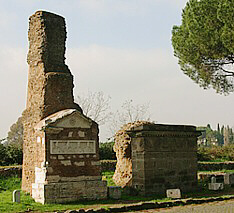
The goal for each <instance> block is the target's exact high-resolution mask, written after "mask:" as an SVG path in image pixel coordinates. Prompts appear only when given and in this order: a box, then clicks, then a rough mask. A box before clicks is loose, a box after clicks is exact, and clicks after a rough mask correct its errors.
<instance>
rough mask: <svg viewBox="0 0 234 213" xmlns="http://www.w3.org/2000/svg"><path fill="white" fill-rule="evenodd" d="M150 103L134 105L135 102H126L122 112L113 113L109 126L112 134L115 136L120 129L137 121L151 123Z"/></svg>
mask: <svg viewBox="0 0 234 213" xmlns="http://www.w3.org/2000/svg"><path fill="white" fill-rule="evenodd" d="M149 107H150V105H149V103H145V104H134V103H133V100H126V101H125V102H124V103H123V104H122V106H121V109H120V110H117V111H116V113H113V115H112V117H111V121H110V125H109V129H110V132H111V134H114V133H115V132H116V131H117V130H119V128H120V127H121V126H122V125H124V124H127V123H133V122H135V121H142V120H144V121H150V117H151V115H150V113H149Z"/></svg>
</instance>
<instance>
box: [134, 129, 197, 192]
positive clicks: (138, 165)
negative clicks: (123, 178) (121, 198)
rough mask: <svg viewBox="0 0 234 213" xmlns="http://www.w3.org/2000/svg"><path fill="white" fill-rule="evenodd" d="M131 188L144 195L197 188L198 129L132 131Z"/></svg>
mask: <svg viewBox="0 0 234 213" xmlns="http://www.w3.org/2000/svg"><path fill="white" fill-rule="evenodd" d="M130 135H131V148H132V185H133V187H134V188H136V189H138V190H139V192H140V193H141V194H142V195H152V194H163V195H165V193H166V190H167V189H175V188H179V189H181V190H182V192H188V191H192V190H195V189H196V187H197V156H196V151H197V136H198V133H197V132H196V128H195V127H191V126H177V125H159V124H154V125H150V126H142V127H141V129H138V130H137V129H135V131H134V130H132V131H131V132H130Z"/></svg>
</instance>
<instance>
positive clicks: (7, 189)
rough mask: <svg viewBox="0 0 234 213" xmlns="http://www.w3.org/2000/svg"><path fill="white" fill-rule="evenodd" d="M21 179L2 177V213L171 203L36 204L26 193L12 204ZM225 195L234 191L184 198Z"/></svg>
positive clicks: (126, 200) (138, 198)
mask: <svg viewBox="0 0 234 213" xmlns="http://www.w3.org/2000/svg"><path fill="white" fill-rule="evenodd" d="M113 174H114V172H103V174H102V175H103V179H104V180H107V182H108V186H113V185H114V182H113V180H112V176H113ZM20 185H21V179H20V178H18V177H11V178H2V177H0V212H9V213H11V212H25V211H37V212H54V211H65V210H77V209H81V208H108V207H110V206H115V205H122V204H130V203H136V202H140V201H154V202H162V201H169V199H167V198H163V197H147V198H145V197H141V196H129V195H126V194H124V193H123V194H122V199H121V200H104V201H79V202H74V203H69V204H45V205H42V204H40V203H36V202H34V200H33V199H32V198H31V197H30V196H29V195H27V194H25V193H24V192H21V202H20V203H13V202H12V192H13V191H14V190H16V189H20ZM224 194H234V189H232V188H230V189H227V190H226V191H225V192H224V191H222V192H211V191H208V190H205V191H204V190H203V191H200V192H194V193H190V194H186V195H183V197H184V198H193V197H209V196H220V195H224Z"/></svg>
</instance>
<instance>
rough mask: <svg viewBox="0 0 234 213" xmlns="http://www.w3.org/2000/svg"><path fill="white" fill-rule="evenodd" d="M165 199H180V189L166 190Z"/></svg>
mask: <svg viewBox="0 0 234 213" xmlns="http://www.w3.org/2000/svg"><path fill="white" fill-rule="evenodd" d="M167 197H168V198H173V199H178V198H181V192H180V189H167Z"/></svg>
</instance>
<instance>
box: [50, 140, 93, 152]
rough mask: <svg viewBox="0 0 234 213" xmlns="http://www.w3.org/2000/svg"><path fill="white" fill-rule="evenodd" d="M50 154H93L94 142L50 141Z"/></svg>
mask: <svg viewBox="0 0 234 213" xmlns="http://www.w3.org/2000/svg"><path fill="white" fill-rule="evenodd" d="M50 153H51V154H95V153H96V142H95V140H51V141H50Z"/></svg>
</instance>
